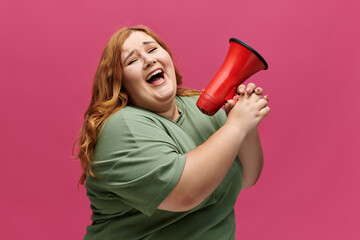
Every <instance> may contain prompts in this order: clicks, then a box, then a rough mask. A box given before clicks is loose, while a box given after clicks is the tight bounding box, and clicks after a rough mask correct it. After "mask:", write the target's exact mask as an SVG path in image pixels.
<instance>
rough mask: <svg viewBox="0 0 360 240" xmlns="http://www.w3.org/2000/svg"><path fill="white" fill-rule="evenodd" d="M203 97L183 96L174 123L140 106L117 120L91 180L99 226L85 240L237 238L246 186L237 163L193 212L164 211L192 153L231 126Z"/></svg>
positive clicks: (98, 150)
mask: <svg viewBox="0 0 360 240" xmlns="http://www.w3.org/2000/svg"><path fill="white" fill-rule="evenodd" d="M196 100H197V97H179V96H177V97H176V104H177V106H178V109H179V112H180V113H181V115H180V117H179V118H178V119H177V120H176V121H172V120H170V119H168V118H165V117H163V116H160V115H157V114H154V113H152V112H149V111H147V110H144V109H141V108H137V107H134V106H126V107H125V108H123V109H121V110H120V111H118V112H116V113H114V114H113V115H112V116H111V117H110V118H109V120H108V121H107V122H106V124H105V126H104V128H103V130H102V131H101V133H100V135H99V138H98V141H97V144H96V147H95V151H94V170H95V173H96V174H97V175H98V177H99V178H93V177H91V176H88V177H87V179H86V190H87V196H88V197H89V199H90V202H91V206H90V207H91V209H92V212H93V214H92V216H91V219H92V221H93V223H92V225H89V226H88V227H87V233H86V235H85V238H84V239H87V240H88V239H97V240H106V239H109V240H110V239H117V240H123V239H124V240H132V239H163V240H168V239H169V240H177V239H179V240H192V239H204V240H212V239H214V240H222V239H234V238H235V214H234V205H235V202H236V198H237V196H238V194H239V192H240V189H241V184H242V175H241V165H240V163H239V161H238V160H235V161H234V163H233V165H232V167H231V168H230V170H229V172H228V173H227V175H226V177H225V178H224V180H223V181H222V182H221V184H220V185H219V186H218V188H217V189H216V190H215V191H214V192H213V193H212V194H211V195H210V196H209V197H208V198H207V199H206V200H204V201H203V202H202V203H201V204H200V205H199V206H197V207H196V208H194V209H191V210H189V211H186V212H170V211H164V210H159V209H157V207H158V206H159V205H160V203H162V201H163V200H164V199H165V198H166V197H167V195H168V194H169V193H170V192H171V191H172V189H173V188H174V187H175V185H176V183H177V182H178V180H179V178H180V176H181V174H182V171H183V169H184V165H185V160H186V153H187V152H189V151H190V150H192V149H194V148H195V147H197V146H198V145H200V144H202V143H203V142H204V141H206V139H208V138H209V137H210V136H211V135H212V134H213V133H214V132H215V131H216V130H217V129H219V128H220V127H221V126H222V125H223V124H224V123H225V120H226V115H225V113H224V111H223V110H220V111H219V112H218V113H216V114H215V115H214V116H212V117H210V116H207V115H205V114H202V113H201V112H200V111H199V110H198V109H197V107H196Z"/></svg>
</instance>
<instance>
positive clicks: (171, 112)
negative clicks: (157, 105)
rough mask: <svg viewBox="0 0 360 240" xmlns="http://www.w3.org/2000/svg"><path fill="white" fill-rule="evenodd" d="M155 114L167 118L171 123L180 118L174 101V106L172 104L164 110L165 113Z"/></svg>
mask: <svg viewBox="0 0 360 240" xmlns="http://www.w3.org/2000/svg"><path fill="white" fill-rule="evenodd" d="M157 114H159V115H161V116H163V117H166V118H169V119H171V120H173V121H175V120H176V119H178V118H179V116H180V113H179V110H178V107H177V105H176V103H175V101H174V104H172V106H171V107H170V108H169V109H168V110H166V111H165V112H159V113H157Z"/></svg>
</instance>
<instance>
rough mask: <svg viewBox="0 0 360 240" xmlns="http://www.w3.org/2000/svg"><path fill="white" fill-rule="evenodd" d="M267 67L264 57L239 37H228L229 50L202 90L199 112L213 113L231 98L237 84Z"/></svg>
mask: <svg viewBox="0 0 360 240" xmlns="http://www.w3.org/2000/svg"><path fill="white" fill-rule="evenodd" d="M267 68H268V65H267V63H266V61H265V59H264V58H263V57H262V56H261V55H260V54H259V53H258V52H256V51H255V50H254V49H253V48H252V47H250V46H249V45H247V44H246V43H244V42H242V41H240V40H239V39H236V38H230V48H229V52H228V54H227V56H226V58H225V61H224V63H223V65H222V67H221V68H220V70H219V71H218V73H217V74H216V75H215V77H214V79H213V80H212V81H211V82H210V83H209V85H208V86H207V87H206V88H205V90H204V91H203V92H202V94H201V95H200V97H199V99H198V101H197V103H196V105H197V106H198V108H199V109H200V111H201V112H203V113H205V114H207V115H210V116H212V115H214V114H215V113H216V112H217V111H218V110H219V109H220V108H221V107H222V105H224V103H225V102H226V100H229V99H232V98H233V96H234V94H235V92H236V88H237V86H239V85H240V84H241V83H243V82H244V81H245V80H246V79H248V78H249V77H250V76H251V75H253V74H254V73H256V72H258V71H260V70H266V69H267Z"/></svg>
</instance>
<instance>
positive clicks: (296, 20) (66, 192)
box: [0, 0, 360, 240]
mask: <svg viewBox="0 0 360 240" xmlns="http://www.w3.org/2000/svg"><path fill="white" fill-rule="evenodd" d="M357 2H358V1H356V0H334V1H329V0H327V1H325V0H319V1H314V0H302V1H294V0H274V1H268V0H252V1H249V0H248V1H240V0H233V1H225V0H224V1H209V0H200V1H187V0H182V1H176V2H175V1H167V0H162V1H161V0H153V1H130V0H128V1H115V0H113V1H110V0H106V1H104V0H102V1H95V0H88V1H77V0H71V1H70V0H67V1H49V0H32V1H16V0H5V1H4V0H2V1H1V2H0V29H1V30H0V36H1V38H0V41H1V44H0V74H1V75H0V79H1V87H0V89H1V94H0V98H1V99H0V100H1V101H0V107H1V108H0V109H1V111H0V158H1V167H0V178H1V179H0V182H1V189H2V191H1V198H0V201H1V202H0V216H1V217H0V239H53V240H54V239H81V238H82V237H83V235H84V233H85V227H86V225H88V224H90V214H91V212H90V208H89V202H88V200H87V197H86V195H85V191H84V188H83V187H81V188H80V191H78V190H77V187H76V184H77V180H78V177H79V175H80V167H79V162H77V161H75V160H73V159H72V158H71V147H72V144H73V142H74V141H75V139H76V136H77V134H78V131H79V129H80V126H81V123H82V115H83V112H84V111H85V108H86V107H87V105H88V102H89V98H90V89H91V83H92V77H93V75H94V73H95V71H96V68H97V64H98V62H99V59H100V55H101V52H102V50H103V48H104V46H105V43H106V42H107V40H108V39H109V38H110V36H111V35H112V33H114V32H115V31H116V30H117V29H119V28H121V27H122V26H132V25H137V24H144V25H148V26H149V27H150V28H152V29H153V30H155V32H157V33H158V34H159V35H160V37H161V38H163V39H164V40H165V42H167V43H168V45H169V46H170V48H171V49H172V51H173V54H174V57H175V62H176V63H177V65H178V67H179V69H180V70H181V72H182V74H183V76H184V82H185V85H186V86H188V87H192V88H198V89H202V88H205V87H206V85H207V83H208V82H209V81H210V80H211V79H212V77H213V76H214V75H215V73H216V72H217V71H218V69H219V68H220V66H221V64H222V62H223V60H224V58H225V55H226V53H227V50H228V39H229V38H230V37H237V38H239V39H241V40H243V41H245V42H246V43H248V44H249V45H250V46H252V47H253V48H255V49H256V50H257V51H258V52H260V54H261V55H262V56H263V57H264V58H265V59H266V60H267V62H268V63H269V70H267V71H262V72H259V73H257V74H256V75H254V76H253V77H252V78H251V80H250V81H252V82H254V83H256V84H257V85H259V86H262V87H263V88H264V90H265V92H266V93H267V94H269V96H270V103H269V104H270V107H271V109H272V111H271V114H270V115H269V116H268V117H267V118H266V119H265V120H264V121H263V122H262V123H261V125H260V134H261V137H262V142H263V147H264V153H265V161H266V162H265V166H264V170H263V174H262V176H261V178H260V180H259V182H258V184H257V185H256V186H255V187H253V188H251V189H248V190H246V191H244V192H242V193H241V194H240V195H239V199H238V203H237V205H236V218H237V239H248V240H251V239H277V240H282V239H284V240H285V239H360V219H359V216H360V204H359V203H360V187H359V185H360V184H359V183H360V174H359V172H360V161H359V160H360V157H359V155H360V151H359V149H360V146H359V143H360V141H359V138H358V136H359V133H360V131H359V130H360V127H359V123H360V108H359V96H358V94H359V87H360V81H359V79H360V70H359V69H360V60H359V59H360V58H359V54H360V52H359V50H360V47H359V42H360V37H359V35H360V34H359V24H360V21H359V20H360V19H359V17H357V14H358V13H359V12H360V11H359V10H360V8H359V3H357ZM248 82H249V81H248Z"/></svg>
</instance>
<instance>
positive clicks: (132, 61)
mask: <svg viewBox="0 0 360 240" xmlns="http://www.w3.org/2000/svg"><path fill="white" fill-rule="evenodd" d="M136 60H137V59H136V58H135V59H133V60H131V61H130V62H129V63H128V65H131V64H132V63H134V62H135V61H136Z"/></svg>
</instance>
